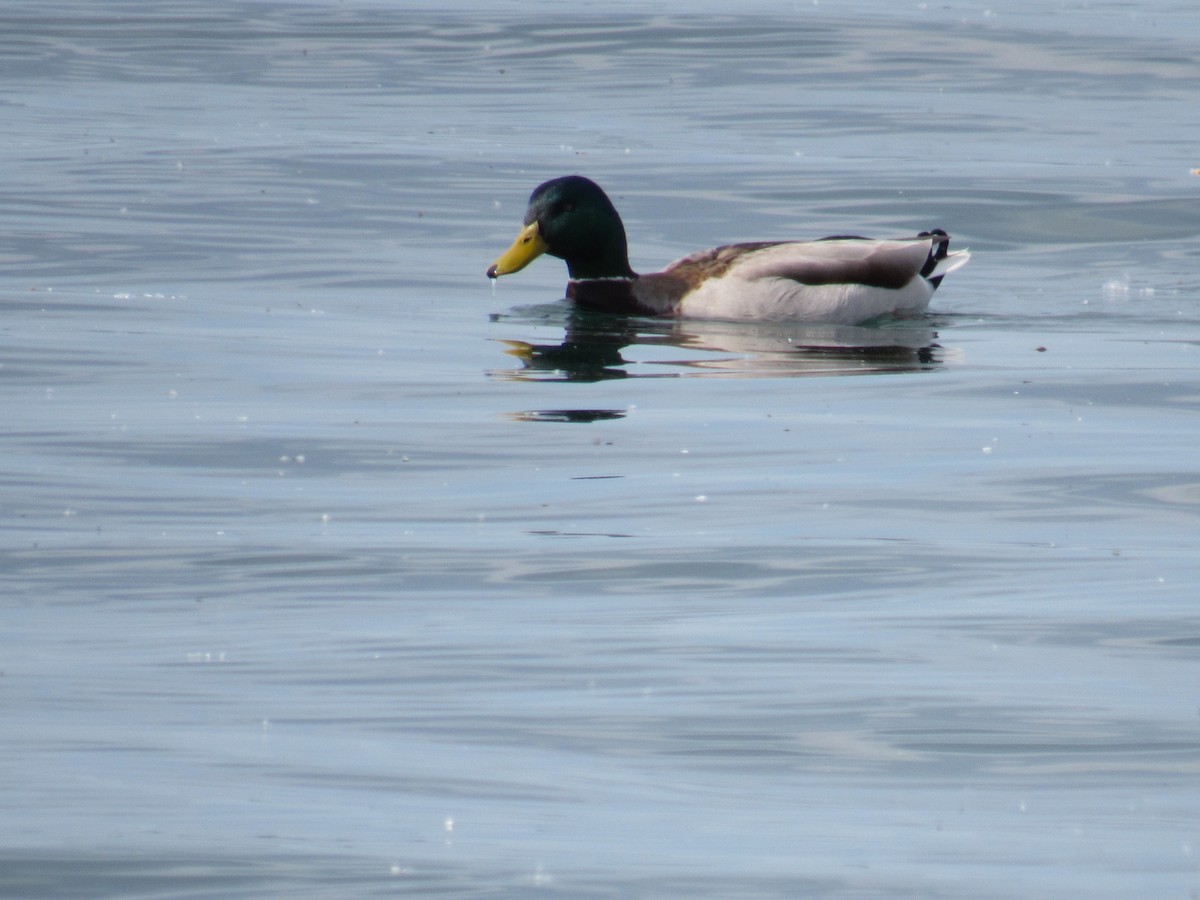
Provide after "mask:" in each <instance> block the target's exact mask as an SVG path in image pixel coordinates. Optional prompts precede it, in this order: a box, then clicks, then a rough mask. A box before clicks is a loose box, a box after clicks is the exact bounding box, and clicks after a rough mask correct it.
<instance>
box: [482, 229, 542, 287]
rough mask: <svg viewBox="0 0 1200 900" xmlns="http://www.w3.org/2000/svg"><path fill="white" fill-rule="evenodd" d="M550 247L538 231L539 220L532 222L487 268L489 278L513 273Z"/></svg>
mask: <svg viewBox="0 0 1200 900" xmlns="http://www.w3.org/2000/svg"><path fill="white" fill-rule="evenodd" d="M547 249H549V248H548V247H547V245H546V242H545V241H544V240H542V235H541V233H540V232H539V231H538V224H537V222H531V223H530V224H528V225H526V226H525V227H524V228H522V229H521V233H520V234H518V235H517V239H516V240H515V241H513V244H512V246H511V247H509V248H508V249H507V250H505V251H504V253H503V254H501V256H500V258H499V259H497V260H496V261H495V262H494V263H492V265H491V267H490V268H489V269H488V270H487V275H488V278H499V277H500V276H501V275H511V274H512V273H513V272H520V271H521V270H522V269H523V268H525V267H526V266H527V265H529V264H530V263H531V262H533V261H534V260H535V259H537V258H538V257H539V256H541V255H542V254H543V253H545V252H546V250H547Z"/></svg>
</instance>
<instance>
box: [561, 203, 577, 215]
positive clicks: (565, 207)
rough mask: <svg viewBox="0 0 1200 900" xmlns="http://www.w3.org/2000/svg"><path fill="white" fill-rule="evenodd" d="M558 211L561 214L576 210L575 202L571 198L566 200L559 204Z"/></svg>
mask: <svg viewBox="0 0 1200 900" xmlns="http://www.w3.org/2000/svg"><path fill="white" fill-rule="evenodd" d="M557 211H558V212H559V213H560V214H561V213H569V212H574V211H575V203H574V202H573V201H571V200H564V201H563V202H562V203H560V204H558V210H557Z"/></svg>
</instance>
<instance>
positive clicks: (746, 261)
mask: <svg viewBox="0 0 1200 900" xmlns="http://www.w3.org/2000/svg"><path fill="white" fill-rule="evenodd" d="M949 246H950V237H949V235H947V234H946V232H944V231H942V230H941V229H933V230H932V231H923V232H921V233H920V234H918V235H917V236H916V237H910V238H900V239H898V240H871V239H869V238H863V237H853V236H838V237H827V238H823V239H821V240H816V241H759V242H755V243H742V244H729V245H727V246H724V247H715V248H713V249H711V250H701V251H700V252H699V253H693V254H691V255H690V256H685V257H683V258H682V259H677V260H676V261H675V262H673V263H671V264H670V265H669V266H667V267H666V268H665V269H663V271H661V272H656V273H654V274H652V275H638V274H637V273H636V272H634V271H633V269H631V268H630V267H629V249H628V245H627V243H626V239H625V226H624V225H623V224H622V223H621V217H620V216H619V215H618V214H617V210H616V208H615V207H614V206H613V204H612V201H611V200H609V199H608V195H607V194H605V193H604V191H603V190H601V189H600V186H599V185H597V184H596V183H595V182H593V181H591V180H589V179H587V178H584V177H582V176H580V175H568V176H566V177H564V178H555V179H553V180H552V181H547V182H546V183H545V184H542V185H540V186H539V187H538V188H537V189H536V190H535V191H534V192H533V194H532V195H531V196H530V198H529V208H528V210H527V211H526V212H525V227H524V228H523V229H522V231H521V233H520V234H519V235H517V239H516V240H515V241H514V242H513V245H512V246H511V247H509V248H508V250H507V251H505V253H504V254H503V255H502V256H501V257H500V258H499V259H497V260H496V261H495V262H494V263H492V265H491V266H490V267H489V268H488V270H487V274H488V277H489V278H498V277H499V276H501V275H508V274H511V273H513V272H519V271H520V270H521V269H523V268H525V266H527V265H529V263H531V262H532V261H533V260H534V259H536V258H537V257H539V256H541V255H542V254H543V253H549V254H550V255H551V256H557V257H559V258H560V259H562V260H565V261H566V264H567V273H568V276H569V279H570V280H569V281H568V282H567V297H568V298H569V299H571V300H573V301H574V302H575V303H576V305H578V306H580V307H584V308H587V309H593V310H598V311H601V312H611V313H628V314H633V315H650V316H679V317H682V318H696V319H752V320H768V321H784V320H790V321H810V322H829V323H833V324H847V325H853V324H858V323H860V322H865V321H867V320H869V319H875V318H879V317H880V316H889V315H890V316H913V315H916V314H918V313H921V312H923V311H924V310H925V308H926V307H927V306H928V305H929V300H930V298H931V297H932V296H933V292H934V290H935V289H936V288H937V286H938V284H940V283H941V280H942V278H943V277H944V276H945V275H946V274H947V273H949V272H953V271H954V270H955V269H957V268H959V267H960V266H962V265H963V264H964V263H966V261H967V259H968V258H969V256H970V254H968V253H967V252H966V251H965V250H959V251H956V252H954V253H951V252H950V250H949Z"/></svg>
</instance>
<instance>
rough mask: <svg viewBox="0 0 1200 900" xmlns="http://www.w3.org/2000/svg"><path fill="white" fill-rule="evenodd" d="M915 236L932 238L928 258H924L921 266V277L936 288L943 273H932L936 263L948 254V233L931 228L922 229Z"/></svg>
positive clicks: (940, 281)
mask: <svg viewBox="0 0 1200 900" xmlns="http://www.w3.org/2000/svg"><path fill="white" fill-rule="evenodd" d="M917 237H927V238H933V243H932V244H931V245H930V247H929V258H928V259H926V260H925V265H923V266H922V267H921V277H922V278H925V279H927V280H928V281H929V283H930V284H932V285H933V286H934V288H935V289H936V288H937V286H938V285H939V284H941V283H942V278H943V277H944V276H943V275H934V276H933V277H932V278H930V277H929V276H930V275H933V270H934V269H936V268H937V264H938V263H939V262H941V261H942V260H943V259H945V258H946V257H947V256H948V255H949V254H950V235H948V234H946V232H944V231H942V229H940V228H933V229H930V230H929V231H922V232H921V233H920V234H918V235H917Z"/></svg>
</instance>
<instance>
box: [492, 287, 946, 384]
mask: <svg viewBox="0 0 1200 900" xmlns="http://www.w3.org/2000/svg"><path fill="white" fill-rule="evenodd" d="M553 308H554V309H563V307H562V306H561V305H556V306H555V307H553ZM550 309H551V308H548V307H541V308H540V310H539V312H540V313H541V314H538V313H534V312H533V311H532V310H531V311H530V312H531V313H533V314H532V315H529V316H528V317H526V316H524V315H521V313H520V312H517V313H516V314H509V315H496V316H493V320H494V321H503V322H514V323H520V322H527V323H528V324H530V325H535V324H536V325H539V326H543V327H544V326H545V325H548V324H551V319H552V318H557V317H556V316H551V315H547V314H546V313H547V312H549V310H550ZM564 324H565V334H564V336H563V339H562V341H561V342H559V343H556V344H555V343H536V342H527V341H520V340H509V339H501V343H504V344H506V345H507V346H508V349H507V350H506V351H505V352H506V353H508V354H509V355H510V356H513V357H515V358H516V359H518V360H520V368H517V369H511V370H495V371H493V372H492V373H491V374H493V375H494V376H497V377H508V378H517V379H532V380H548V381H582V382H595V381H604V380H607V379H614V378H634V377H660V378H661V377H673V378H679V377H687V376H699V375H715V376H724V377H742V378H753V377H764V376H767V377H801V376H829V375H869V374H885V373H902V372H922V371H930V370H931V369H938V368H941V367H943V366H944V365H946V364H947V362H949V361H952V360H953V359H954V357H955V355H956V354H955V352H954V351H952V350H947V349H946V348H944V347H942V346H941V345H939V344H938V343H937V332H936V330H935V329H934V327H933V325H932V324H931V323H929V322H928V321H917V320H895V321H886V322H881V323H880V324H878V325H873V324H867V325H824V324H803V323H796V324H780V323H755V322H712V321H706V322H680V321H664V320H661V319H649V318H631V317H629V316H621V315H609V314H604V313H595V312H590V311H588V310H581V309H578V308H568V309H566V321H565V323H564Z"/></svg>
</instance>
